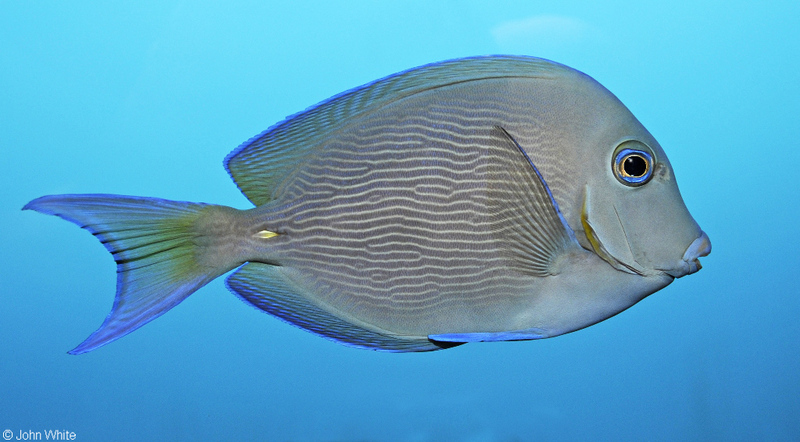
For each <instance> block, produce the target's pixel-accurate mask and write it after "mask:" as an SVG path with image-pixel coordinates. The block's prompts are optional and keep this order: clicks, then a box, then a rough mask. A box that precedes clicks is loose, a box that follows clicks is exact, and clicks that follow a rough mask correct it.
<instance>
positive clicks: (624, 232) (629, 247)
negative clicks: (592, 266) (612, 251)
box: [611, 204, 644, 276]
mask: <svg viewBox="0 0 800 442" xmlns="http://www.w3.org/2000/svg"><path fill="white" fill-rule="evenodd" d="M611 208H612V209H614V215H616V216H617V222H618V223H619V227H620V229H622V234H623V235H625V245H626V246H627V247H628V251H629V252H631V258H633V262H635V263H636V265H637V266H638V268H636V267H633V266H631V265H628V264H626V263H624V262H621V261H619V260H617V261H619V263H620V264H622V265H624V266H625V267H627V268H628V269H629V270H630V271H632V272H634V273H636V274H637V275H639V276H644V272H642V271H641V270H640V269H642V268H643V266H642V263H640V262H639V261H638V260H637V259H636V255H634V253H633V249H631V239H630V237H628V232H626V231H625V224H623V223H622V218H620V217H619V212H617V206H615V205H613V204H612V205H611Z"/></svg>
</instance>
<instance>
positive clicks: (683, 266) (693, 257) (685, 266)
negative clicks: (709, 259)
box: [665, 231, 711, 278]
mask: <svg viewBox="0 0 800 442" xmlns="http://www.w3.org/2000/svg"><path fill="white" fill-rule="evenodd" d="M709 253H711V240H710V239H709V238H708V235H706V232H703V231H700V236H698V237H697V238H696V239H695V240H694V241H692V243H691V244H689V247H687V248H686V251H685V252H684V253H683V258H681V261H680V262H678V265H677V266H676V267H675V268H672V269H668V270H665V272H666V273H667V274H668V275H670V276H672V277H674V278H680V277H682V276H686V275H691V274H692V273H695V272H697V271H698V270H700V269H702V268H703V266H702V265H700V259H699V258H701V257H703V256H708V254H709Z"/></svg>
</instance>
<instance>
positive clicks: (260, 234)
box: [253, 230, 278, 239]
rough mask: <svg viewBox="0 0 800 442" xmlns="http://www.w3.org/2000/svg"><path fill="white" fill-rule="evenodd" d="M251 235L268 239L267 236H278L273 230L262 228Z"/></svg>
mask: <svg viewBox="0 0 800 442" xmlns="http://www.w3.org/2000/svg"><path fill="white" fill-rule="evenodd" d="M253 236H255V237H256V238H261V239H269V238H272V237H275V236H278V234H277V233H275V232H270V231H269V230H262V231H260V232H257V233H256V234H255V235H253Z"/></svg>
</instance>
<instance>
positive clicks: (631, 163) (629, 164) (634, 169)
mask: <svg viewBox="0 0 800 442" xmlns="http://www.w3.org/2000/svg"><path fill="white" fill-rule="evenodd" d="M622 171H623V172H625V174H626V175H628V176H631V177H635V178H639V177H642V176H644V174H645V173H647V161H646V160H645V159H644V158H642V157H641V156H639V155H629V156H628V157H627V158H625V161H623V163H622Z"/></svg>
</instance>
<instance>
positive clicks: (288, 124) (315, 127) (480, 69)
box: [225, 56, 574, 205]
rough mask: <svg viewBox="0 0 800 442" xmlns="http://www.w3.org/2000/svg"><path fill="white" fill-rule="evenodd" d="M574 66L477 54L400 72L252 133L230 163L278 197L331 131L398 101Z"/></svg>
mask: <svg viewBox="0 0 800 442" xmlns="http://www.w3.org/2000/svg"><path fill="white" fill-rule="evenodd" d="M567 71H569V72H574V71H573V70H572V69H570V68H568V67H566V66H563V65H560V64H557V63H554V62H551V61H548V60H543V59H539V58H533V57H509V56H491V57H473V58H463V59H459V60H451V61H445V62H440V63H434V64H429V65H426V66H421V67H418V68H414V69H410V70H408V71H404V72H400V73H397V74H394V75H391V76H388V77H385V78H382V79H380V80H377V81H374V82H372V83H368V84H365V85H363V86H360V87H357V88H355V89H352V90H350V91H347V92H344V93H342V94H339V95H336V96H334V97H332V98H330V99H328V100H326V101H323V102H322V103H320V104H317V105H316V106H313V107H311V108H309V109H307V110H305V111H303V112H300V113H298V114H295V115H292V116H290V117H288V118H286V119H285V120H284V121H282V122H280V123H278V124H276V125H274V126H272V127H270V128H269V129H267V130H266V131H264V132H262V133H261V134H259V135H257V136H255V137H253V138H251V139H249V140H248V141H246V142H245V143H243V144H242V145H241V146H239V147H238V148H237V149H235V150H234V151H233V152H231V153H230V154H229V155H228V156H227V157H226V158H225V168H226V169H227V170H228V173H229V174H230V175H231V178H233V180H234V181H235V182H236V185H237V186H239V189H240V190H241V191H242V193H244V194H245V196H246V197H247V198H248V199H249V200H250V201H251V202H252V203H253V204H255V205H262V204H265V203H267V202H269V201H270V200H272V199H274V198H275V197H276V196H277V195H278V194H279V193H280V191H281V189H280V183H281V181H282V180H283V179H284V178H285V177H286V176H287V175H288V174H289V173H290V172H291V171H292V170H294V168H295V167H296V166H297V165H298V164H299V163H300V162H301V161H303V159H304V158H305V157H306V155H308V153H309V151H311V150H313V149H316V148H318V147H320V145H321V144H322V142H323V141H324V140H325V139H326V137H328V136H330V134H331V133H332V132H334V131H336V130H338V129H340V128H342V127H344V126H345V125H347V124H349V123H352V122H353V120H354V118H356V117H357V116H359V115H362V114H364V113H367V112H370V111H372V110H374V109H377V108H379V107H381V106H384V105H386V104H388V103H391V102H393V101H396V100H399V99H402V98H405V97H408V96H410V95H414V94H418V93H420V92H424V91H428V90H431V89H436V88H440V87H444V86H449V85H453V84H456V83H463V82H468V81H475V80H484V79H498V78H513V77H516V78H544V77H557V76H559V74H561V75H563V73H564V72H567Z"/></svg>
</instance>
